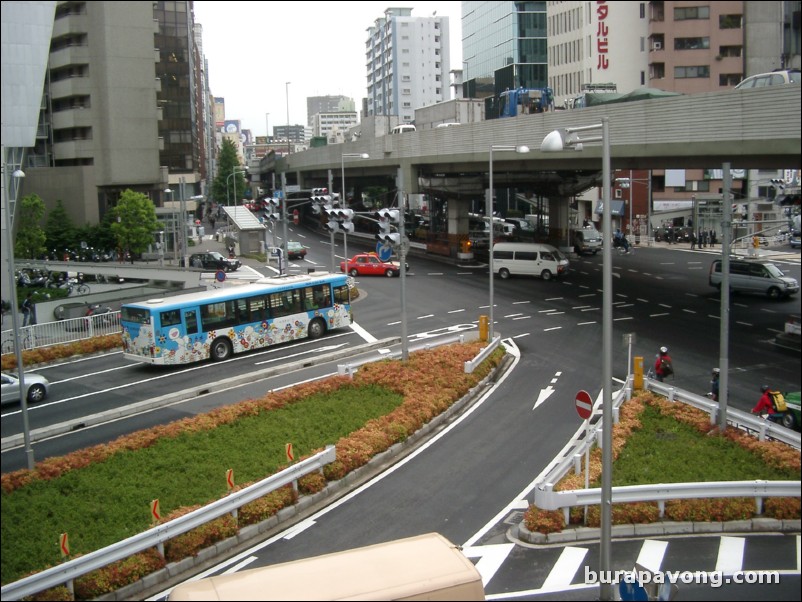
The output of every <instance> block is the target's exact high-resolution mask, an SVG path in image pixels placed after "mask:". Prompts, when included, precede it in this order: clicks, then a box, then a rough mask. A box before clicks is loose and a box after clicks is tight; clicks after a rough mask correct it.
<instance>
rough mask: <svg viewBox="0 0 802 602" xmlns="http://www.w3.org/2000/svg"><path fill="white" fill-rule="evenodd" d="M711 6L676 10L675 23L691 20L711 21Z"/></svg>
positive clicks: (685, 7) (687, 7)
mask: <svg viewBox="0 0 802 602" xmlns="http://www.w3.org/2000/svg"><path fill="white" fill-rule="evenodd" d="M709 18H710V7H709V6H684V7H680V8H675V9H674V20H675V21H688V20H691V19H709Z"/></svg>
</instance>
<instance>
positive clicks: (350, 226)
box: [337, 209, 354, 232]
mask: <svg viewBox="0 0 802 602" xmlns="http://www.w3.org/2000/svg"><path fill="white" fill-rule="evenodd" d="M337 219H338V220H339V222H340V230H342V231H343V232H353V231H354V223H353V222H352V221H351V220H353V219H354V210H353V209H337Z"/></svg>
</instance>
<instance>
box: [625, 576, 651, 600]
mask: <svg viewBox="0 0 802 602" xmlns="http://www.w3.org/2000/svg"><path fill="white" fill-rule="evenodd" d="M618 593H619V594H620V595H621V600H626V601H627V602H647V600H648V599H649V595H648V594H647V593H646V589H644V587H643V586H642V585H641V584H640V583H627V582H626V581H621V582H620V583H619V584H618Z"/></svg>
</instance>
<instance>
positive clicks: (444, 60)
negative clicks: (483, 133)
mask: <svg viewBox="0 0 802 602" xmlns="http://www.w3.org/2000/svg"><path fill="white" fill-rule="evenodd" d="M449 43H450V38H449V29H448V17H438V16H436V15H432V16H431V17H413V16H412V9H411V8H388V9H387V10H385V11H384V16H383V17H380V18H378V19H376V21H375V23H374V25H373V26H371V27H369V28H368V39H367V42H366V48H367V50H366V52H365V55H366V63H367V77H368V88H367V99H366V103H365V108H366V116H379V115H385V116H387V115H397V116H398V117H399V120H400V121H401V122H402V123H408V122H411V121H412V120H413V119H414V117H415V109H416V108H418V107H423V106H427V105H431V104H436V103H438V102H442V101H443V100H448V99H449V72H450V70H451V62H450V58H449Z"/></svg>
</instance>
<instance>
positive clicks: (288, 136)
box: [284, 82, 292, 155]
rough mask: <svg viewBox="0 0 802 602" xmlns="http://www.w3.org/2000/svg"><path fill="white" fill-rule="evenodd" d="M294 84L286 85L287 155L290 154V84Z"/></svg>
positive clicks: (288, 83)
mask: <svg viewBox="0 0 802 602" xmlns="http://www.w3.org/2000/svg"><path fill="white" fill-rule="evenodd" d="M291 83H292V82H287V83H286V84H284V90H285V94H286V97H287V155H289V154H290V84H291Z"/></svg>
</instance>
